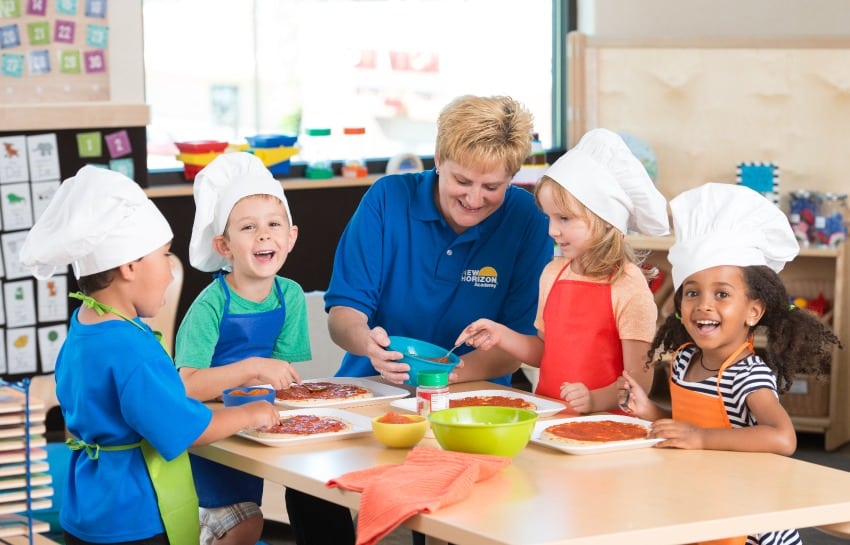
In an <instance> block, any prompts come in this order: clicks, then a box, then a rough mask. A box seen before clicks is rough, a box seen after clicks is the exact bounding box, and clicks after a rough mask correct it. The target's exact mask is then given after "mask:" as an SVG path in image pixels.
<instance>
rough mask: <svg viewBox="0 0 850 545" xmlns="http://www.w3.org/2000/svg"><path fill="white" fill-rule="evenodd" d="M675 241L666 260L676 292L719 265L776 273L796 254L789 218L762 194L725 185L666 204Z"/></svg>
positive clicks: (696, 191)
mask: <svg viewBox="0 0 850 545" xmlns="http://www.w3.org/2000/svg"><path fill="white" fill-rule="evenodd" d="M670 209H671V210H672V213H673V232H674V233H675V235H676V242H675V243H674V244H673V246H672V247H671V248H670V252H669V253H668V254H667V259H668V260H669V261H670V264H671V265H672V266H673V285H674V286H675V288H676V289H678V288H679V286H681V285H682V282H684V281H685V279H686V278H687V277H689V276H690V275H692V274H694V273H697V272H699V271H702V270H705V269H708V268H710V267H717V266H720V265H737V266H740V267H747V266H749V265H767V266H768V267H770V268H771V269H773V270H774V271H776V272H779V271H781V270H782V267H784V266H785V263H787V262H789V261H791V260H792V259H794V257H795V256H796V255H797V253H798V252H799V251H800V245H799V244H798V243H797V238H796V237H795V236H794V232H793V231H792V230H791V225H790V224H789V223H788V218H787V217H785V214H783V213H782V211H781V210H779V208H778V207H777V206H776V205H775V204H773V203H772V202H770V201H769V200H767V199H766V198H765V197H764V195H762V194H760V193H757V192H756V191H753V190H752V189H750V188H748V187H745V186H740V185H735V184H724V183H708V184H704V185H701V186H699V187H697V188H694V189H690V190H688V191H685V192H684V193H682V194H680V195H678V196H677V197H675V198H674V199H673V200H672V201H670Z"/></svg>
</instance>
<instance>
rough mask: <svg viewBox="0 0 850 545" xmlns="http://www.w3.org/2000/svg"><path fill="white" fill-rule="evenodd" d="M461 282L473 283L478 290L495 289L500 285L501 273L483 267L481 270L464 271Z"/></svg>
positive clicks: (488, 267) (491, 268)
mask: <svg viewBox="0 0 850 545" xmlns="http://www.w3.org/2000/svg"><path fill="white" fill-rule="evenodd" d="M460 280H461V282H472V285H474V286H475V287H476V288H493V289H495V288H496V287H497V286H498V285H499V273H497V272H496V269H494V268H493V267H490V266H489V265H488V266H486V267H481V268H480V269H467V270H465V271H463V274H462V275H461V278H460Z"/></svg>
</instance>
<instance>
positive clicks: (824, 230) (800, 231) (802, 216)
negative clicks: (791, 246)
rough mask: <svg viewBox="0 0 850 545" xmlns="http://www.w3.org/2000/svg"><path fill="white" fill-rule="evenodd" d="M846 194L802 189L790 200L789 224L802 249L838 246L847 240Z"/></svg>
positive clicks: (790, 197) (795, 192)
mask: <svg viewBox="0 0 850 545" xmlns="http://www.w3.org/2000/svg"><path fill="white" fill-rule="evenodd" d="M847 218H848V210H847V194H846V193H822V192H819V191H809V190H806V189H799V190H796V191H792V192H791V194H790V196H789V199H788V221H789V222H790V223H791V228H792V229H793V230H794V232H795V233H796V235H797V240H798V241H799V242H800V246H818V247H832V248H834V247H835V246H838V245H839V244H841V243H842V242H844V240H846V238H847Z"/></svg>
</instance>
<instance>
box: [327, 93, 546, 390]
mask: <svg viewBox="0 0 850 545" xmlns="http://www.w3.org/2000/svg"><path fill="white" fill-rule="evenodd" d="M532 121H533V120H532V116H531V114H530V113H529V112H528V111H527V110H526V109H525V108H524V107H523V106H522V105H521V104H519V103H518V102H516V101H515V100H513V99H511V98H508V97H476V96H462V97H459V98H457V99H455V100H454V101H452V102H451V103H450V104H448V106H446V107H445V108H444V109H443V111H442V112H441V113H440V116H439V119H438V120H437V142H436V150H435V152H434V165H435V168H434V169H433V170H428V171H425V172H420V173H413V174H399V175H390V176H385V177H383V178H381V179H380V180H378V181H377V182H375V184H374V185H373V186H372V187H371V188H370V189H369V191H368V192H367V193H366V195H364V197H363V200H362V201H361V203H360V206H359V207H358V208H357V210H356V211H355V213H354V216H353V217H352V218H351V221H350V222H349V224H348V226H347V227H346V229H345V231H344V232H343V234H342V238H341V239H340V241H339V245H338V247H337V251H336V256H335V258H334V270H333V274H332V276H331V281H330V287H329V288H328V291H327V293H326V294H325V308H326V309H327V310H328V314H329V318H328V328H329V329H330V334H331V338H332V339H333V341H334V342H335V343H336V344H338V345H339V346H340V347H341V348H343V349H345V350H346V351H347V352H348V354H346V356H345V357H344V358H343V361H342V364H341V366H340V368H339V371H338V372H337V376H373V375H377V374H380V375H381V376H383V378H384V379H385V380H387V381H389V382H394V383H398V384H400V383H402V382H404V381H405V380H406V379H407V378H408V370H409V366H408V365H407V364H404V363H397V362H395V361H394V360H396V359H399V358H400V357H401V354H400V353H398V352H391V351H387V350H385V347H386V346H387V345H388V344H389V338H388V335H389V334H392V335H403V336H407V337H413V338H417V339H422V340H424V341H428V342H431V343H434V344H436V345H438V346H444V347H450V346H452V344H453V343H454V341H455V339H456V338H457V336H458V333H459V332H460V331H461V330H462V329H463V328H464V327H465V326H466V325H467V324H468V323H470V322H471V321H473V320H475V319H478V318H483V317H486V318H490V319H493V320H500V321H501V320H503V321H504V322H501V323H506V324H510V327H511V328H512V329H516V330H518V331H522V332H525V333H531V334H533V333H534V331H535V330H534V314H535V309H536V301H537V290H538V278H539V274H540V272H541V271H542V270H543V267H544V266H545V265H546V263H548V262H549V261H550V260H551V258H552V253H553V245H552V240H551V239H550V238H549V236H548V234H547V222H546V217H545V216H544V215H543V214H542V213H541V212H540V211H539V210H538V209H537V207H536V206H535V204H534V199H533V198H532V196H531V195H530V194H529V193H528V192H526V191H524V190H522V189H520V188H518V187H515V186H513V185H511V179H512V178H513V177H514V175H515V174H516V173H517V172H518V171H519V169H520V167H521V166H522V163H523V161H524V160H525V159H526V157H527V156H528V155H529V153H530V152H531V134H532V129H533V124H532ZM470 350H471V348H470V347H461V348H459V349H458V351H457V353H458V354H459V355H460V356H461V357H462V359H463V362H464V364H463V365H462V366H461V367H458V368H457V369H456V372H455V373H454V374H453V376H452V380H453V381H471V380H482V379H487V380H494V381H495V382H499V383H501V384H506V385H509V384H510V378H511V375H512V373H513V372H514V371H516V370H517V369H518V368H519V365H520V362H519V361H518V360H516V359H515V358H513V357H511V356H509V355H508V354H506V353H505V352H502V351H500V350H493V351H488V352H485V351H480V350H475V351H470Z"/></svg>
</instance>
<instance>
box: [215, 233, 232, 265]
mask: <svg viewBox="0 0 850 545" xmlns="http://www.w3.org/2000/svg"><path fill="white" fill-rule="evenodd" d="M213 248H215V251H216V252H218V253H219V255H221V257H223V258H225V259H233V252H231V251H230V244H228V243H227V240H226V239H225V238H224V235H218V236H216V237H214V238H213Z"/></svg>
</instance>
